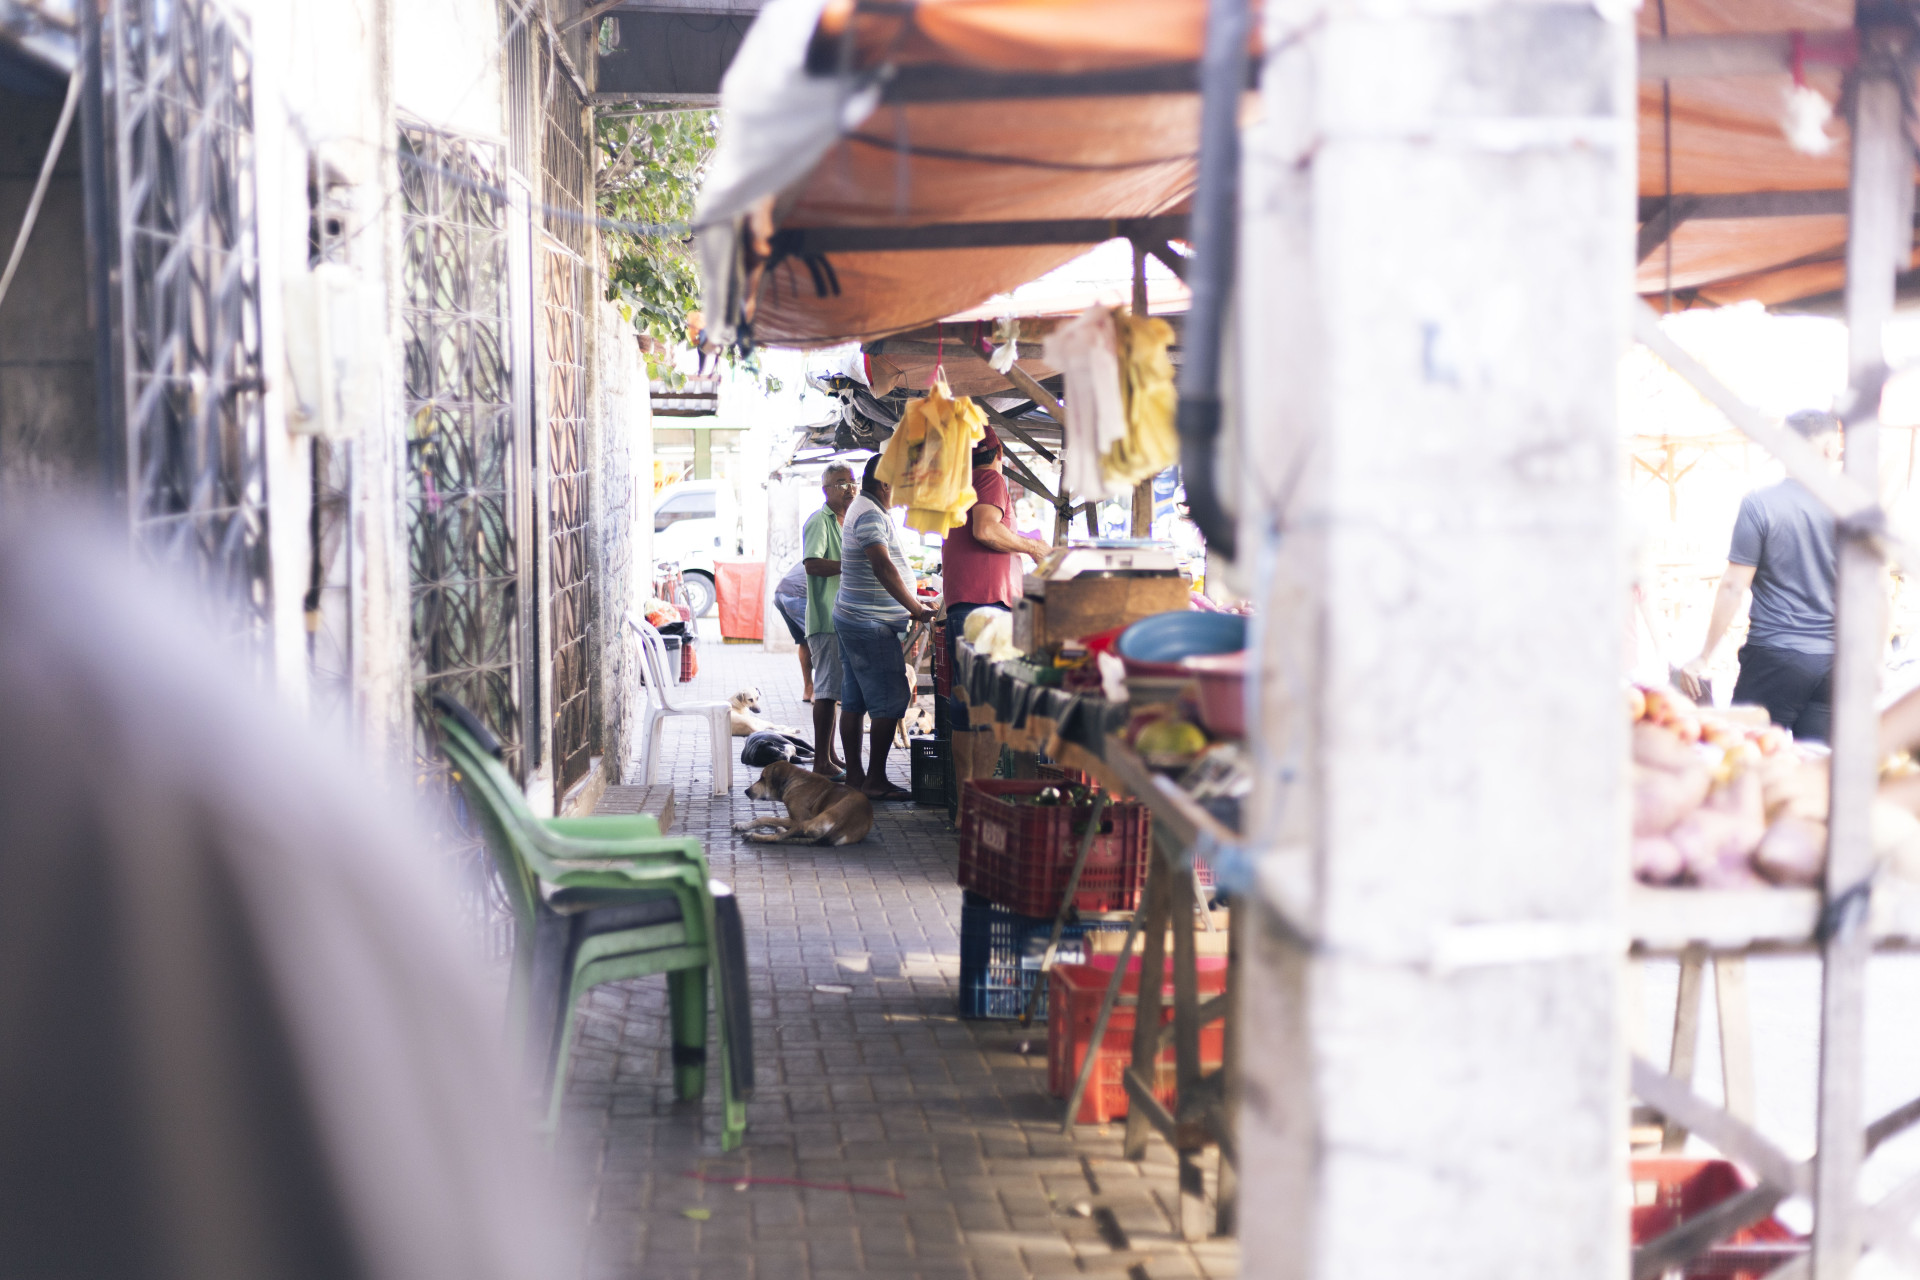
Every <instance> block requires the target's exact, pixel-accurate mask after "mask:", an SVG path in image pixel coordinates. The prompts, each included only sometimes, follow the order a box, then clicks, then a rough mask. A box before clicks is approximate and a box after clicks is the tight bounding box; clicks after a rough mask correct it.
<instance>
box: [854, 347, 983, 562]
mask: <svg viewBox="0 0 1920 1280" xmlns="http://www.w3.org/2000/svg"><path fill="white" fill-rule="evenodd" d="M986 423H987V415H986V413H985V411H984V410H982V409H981V408H980V406H979V405H977V404H975V403H974V402H973V401H972V400H970V399H968V398H966V397H965V396H962V397H960V398H959V399H955V398H954V396H953V393H952V392H951V391H949V390H948V389H947V384H946V382H945V381H944V380H942V381H938V382H935V383H934V385H933V388H932V390H930V391H928V392H927V394H926V395H925V396H924V397H923V398H921V399H918V400H915V401H913V402H912V403H911V404H909V405H908V406H907V411H906V413H905V415H903V416H902V417H901V419H900V426H899V428H898V429H896V430H895V431H894V433H893V436H892V438H890V439H889V440H888V441H887V447H886V450H885V452H883V453H882V454H881V455H880V465H879V466H878V467H877V468H875V470H874V478H875V479H877V480H881V481H884V482H885V483H887V484H889V485H892V486H893V505H894V506H896V507H905V508H907V527H908V528H909V529H917V530H919V531H920V532H922V533H945V532H946V531H947V530H949V529H953V528H957V527H958V526H960V525H962V524H964V523H966V519H967V512H968V510H969V509H971V508H972V506H973V504H974V503H975V502H976V501H977V500H978V498H977V495H976V494H975V493H974V491H973V447H974V446H975V445H977V444H979V443H980V441H981V440H983V439H985V438H986Z"/></svg>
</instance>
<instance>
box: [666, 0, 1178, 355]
mask: <svg viewBox="0 0 1920 1280" xmlns="http://www.w3.org/2000/svg"><path fill="white" fill-rule="evenodd" d="M876 8H879V9H882V10H883V11H880V12H875V11H871V10H868V9H865V8H863V9H861V10H860V11H859V12H858V13H857V14H855V13H854V12H853V6H852V5H851V4H850V3H840V2H839V0H834V2H833V3H827V4H824V5H823V4H822V3H821V0H773V3H772V4H770V5H769V6H768V7H767V10H766V11H764V12H763V14H762V17H761V19H760V21H759V22H758V23H757V24H756V26H755V29H754V31H753V32H750V33H749V35H748V41H747V44H745V45H743V46H742V49H741V54H740V57H739V58H738V59H736V61H735V63H734V65H733V68H732V69H731V70H730V71H729V72H728V76H727V82H726V84H725V85H724V86H723V95H722V107H723V111H724V112H725V113H726V114H725V117H724V120H723V126H722V142H721V153H720V154H719V155H717V156H716V159H715V179H716V180H710V183H709V189H708V190H707V191H706V192H704V193H703V199H702V205H701V209H700V212H699V214H698V215H697V217H696V222H697V223H698V224H699V228H700V235H701V237H702V262H703V269H704V271H705V274H706V284H707V289H708V298H709V304H708V308H707V314H708V316H709V317H710V318H713V317H714V316H716V314H717V313H719V312H720V311H721V310H722V309H720V308H716V307H715V305H714V302H715V301H716V300H719V299H723V298H724V299H727V300H728V302H729V305H728V306H727V307H726V308H724V317H725V319H724V321H723V322H722V323H720V324H719V325H718V326H717V331H716V332H715V333H714V334H713V335H712V336H714V337H716V338H717V339H719V340H722V341H725V340H726V339H727V338H728V337H730V336H732V333H731V332H730V330H731V329H733V328H734V327H736V326H750V332H751V335H752V337H753V340H754V341H756V342H760V343H766V344H774V345H783V346H801V347H807V346H824V345H830V344H834V343H840V342H846V341H851V340H858V339H869V338H874V337H879V336H882V335H885V334H888V333H896V332H899V331H901V330H904V329H910V328H915V327H918V326H921V325H925V324H928V323H931V322H933V321H936V320H938V319H939V318H941V317H943V316H949V315H953V314H955V313H959V312H964V311H966V310H967V309H968V308H970V307H974V306H977V305H979V304H981V303H983V302H985V301H986V300H987V299H988V298H990V297H992V296H993V295H995V294H1002V293H1006V292H1009V291H1011V290H1012V289H1014V288H1015V287H1017V286H1019V285H1021V284H1023V283H1025V282H1027V281H1029V280H1032V279H1034V278H1035V277H1037V276H1040V275H1042V274H1044V273H1046V272H1047V271H1050V270H1052V269H1053V268H1055V267H1057V266H1060V265H1061V264H1063V263H1066V262H1068V261H1070V260H1072V259H1073V258H1075V257H1077V256H1079V255H1080V254H1082V253H1084V252H1085V251H1086V250H1087V249H1089V248H1090V247H1092V246H1093V245H1096V244H1098V243H1100V242H1102V241H1104V240H1108V239H1110V238H1112V237H1114V236H1116V235H1131V236H1134V237H1136V238H1141V239H1146V240H1151V241H1164V240H1166V239H1168V238H1169V236H1171V235H1178V234H1179V233H1180V232H1181V231H1182V230H1183V228H1184V217H1183V215H1184V212H1185V209H1186V205H1187V199H1188V196H1189V193H1190V192H1191V190H1192V188H1193V183H1194V177H1195V170H1196V165H1197V159H1198V156H1197V150H1198V137H1199V123H1200V98H1199V95H1198V93H1197V92H1195V91H1194V90H1195V88H1196V86H1197V83H1198V81H1197V63H1198V60H1199V57H1200V46H1201V38H1202V35H1203V29H1204V26H1205V21H1206V4H1205V0H917V2H916V3H910V4H901V5H887V6H876ZM776 10H777V11H778V12H776ZM802 12H808V13H811V14H812V15H817V16H816V17H815V20H814V21H813V22H812V23H811V25H810V26H808V27H807V28H806V29H807V34H806V36H805V37H804V39H803V41H802V42H801V43H802V46H803V47H802V48H798V49H796V48H794V47H792V45H789V46H788V47H787V48H786V49H785V50H774V49H771V48H755V47H754V41H755V36H757V35H761V34H763V31H762V29H763V28H766V27H768V26H769V18H770V17H771V18H772V20H773V23H774V24H775V25H778V26H780V28H781V30H782V32H783V34H784V36H786V37H787V38H789V39H790V38H791V37H792V35H793V34H794V33H796V32H797V31H798V30H799V29H800V27H801V25H802V24H801V22H800V20H799V15H800V14H801V13H802ZM835 87H837V92H835V91H834V88H835ZM782 104H784V105H782ZM806 109H812V110H813V111H814V112H815V113H816V114H817V116H818V118H819V121H820V127H819V128H818V129H817V130H813V131H807V130H803V129H801V128H799V127H798V126H797V125H796V123H795V118H796V113H797V112H800V111H803V110H806ZM756 122H758V123H759V124H760V125H761V126H762V130H761V131H762V133H767V132H770V131H774V130H783V131H784V132H785V134H786V135H787V136H786V139H785V140H784V141H782V142H778V143H774V142H770V141H768V140H767V139H766V138H761V139H756V138H754V137H753V136H751V135H750V134H749V130H750V129H751V128H752V127H753V125H754V124H755V123H756ZM756 149H758V150H760V151H761V152H763V153H764V154H763V155H762V156H760V157H758V158H757V159H756V157H754V156H753V155H751V154H750V153H751V152H753V151H755V150H756ZM802 152H803V153H805V155H806V157H807V159H806V161H805V163H804V167H802V166H801V165H800V164H797V163H795V160H794V157H795V155H796V153H802ZM755 170H758V171H760V172H762V173H763V174H765V175H767V176H768V177H770V178H772V179H773V180H771V181H768V180H762V181H761V182H760V183H759V184H758V185H757V186H755V185H754V184H753V183H752V182H751V181H750V180H748V179H749V178H750V175H751V173H752V172H753V171H755ZM788 174H791V177H788V176H787V175H788Z"/></svg>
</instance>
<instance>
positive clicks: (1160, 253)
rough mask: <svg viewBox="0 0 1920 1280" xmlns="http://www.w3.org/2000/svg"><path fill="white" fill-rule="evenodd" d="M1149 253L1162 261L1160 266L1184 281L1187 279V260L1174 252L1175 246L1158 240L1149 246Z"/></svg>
mask: <svg viewBox="0 0 1920 1280" xmlns="http://www.w3.org/2000/svg"><path fill="white" fill-rule="evenodd" d="M1147 252H1148V253H1150V254H1152V255H1153V256H1154V257H1156V258H1158V259H1160V265H1161V266H1163V267H1165V268H1166V269H1167V270H1169V271H1171V272H1173V274H1174V276H1175V277H1177V278H1178V279H1180V280H1182V281H1184V280H1185V279H1186V278H1187V260H1186V259H1185V258H1183V257H1181V256H1180V255H1179V254H1177V253H1175V252H1174V251H1173V246H1172V245H1170V244H1168V243H1167V242H1166V241H1165V240H1156V241H1154V242H1153V243H1151V244H1149V245H1148V246H1147Z"/></svg>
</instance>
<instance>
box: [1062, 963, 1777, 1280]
mask: <svg viewBox="0 0 1920 1280" xmlns="http://www.w3.org/2000/svg"><path fill="white" fill-rule="evenodd" d="M1055 972H1056V973H1057V972H1059V971H1058V970H1055ZM1055 1007H1056V1008H1059V1007H1060V1006H1058V1005H1056V1006H1055ZM1054 1025H1058V1023H1057V1022H1056V1023H1055V1024H1054ZM1049 1034H1051V1032H1049ZM1049 1065H1051V1064H1049ZM1632 1166H1633V1242H1634V1244H1636V1245H1641V1244H1646V1243H1647V1242H1648V1241H1650V1240H1653V1239H1655V1238H1657V1237H1659V1236H1661V1235H1664V1234H1666V1233H1667V1232H1668V1231H1670V1230H1672V1229H1673V1228H1674V1227H1677V1226H1679V1225H1680V1224H1681V1223H1683V1222H1685V1221H1687V1220H1688V1219H1690V1218H1695V1217H1698V1216H1699V1215H1700V1214H1702V1213H1704V1212H1706V1211H1707V1210H1708V1209H1711V1208H1713V1206H1715V1205H1717V1204H1719V1203H1720V1202H1721V1201H1723V1200H1729V1199H1732V1198H1733V1197H1734V1196H1737V1195H1739V1194H1740V1193H1741V1192H1742V1191H1745V1190H1747V1188H1749V1187H1750V1186H1752V1185H1753V1184H1752V1183H1750V1182H1748V1181H1747V1179H1746V1177H1745V1176H1744V1175H1742V1174H1741V1172H1740V1170H1739V1169H1738V1168H1736V1167H1735V1166H1734V1164H1733V1162H1732V1161H1729V1160H1700V1159H1691V1158H1688V1157H1684V1156H1648V1157H1646V1158H1644V1159H1637V1160H1634V1161H1633V1162H1632ZM1643 1202H1644V1203H1643ZM1806 1248H1807V1240H1806V1237H1805V1236H1800V1235H1795V1234H1794V1233H1793V1232H1792V1231H1791V1230H1789V1229H1788V1227H1787V1226H1786V1224H1785V1223H1783V1222H1781V1221H1780V1220H1779V1219H1778V1218H1762V1219H1761V1220H1760V1221H1759V1222H1756V1223H1754V1224H1753V1225H1752V1226H1749V1227H1742V1228H1741V1229H1740V1230H1738V1231H1736V1232H1734V1233H1733V1235H1731V1236H1729V1237H1728V1238H1727V1239H1725V1240H1723V1241H1721V1242H1720V1243H1719V1244H1717V1245H1715V1246H1714V1247H1713V1248H1712V1249H1709V1250H1708V1251H1707V1252H1706V1253H1704V1254H1701V1255H1700V1256H1699V1257H1697V1258H1695V1259H1694V1260H1693V1261H1692V1262H1689V1263H1688V1264H1687V1265H1686V1266H1685V1267H1684V1268H1683V1269H1682V1270H1681V1271H1680V1274H1681V1275H1682V1276H1684V1277H1685V1280H1707V1277H1710V1276H1711V1277H1714V1278H1715V1280H1760V1278H1761V1277H1762V1276H1764V1275H1766V1274H1767V1273H1768V1272H1770V1271H1772V1270H1774V1269H1775V1268H1776V1267H1779V1266H1781V1265H1783V1264H1784V1263H1786V1262H1787V1261H1788V1260H1790V1259H1792V1258H1794V1257H1797V1256H1798V1255H1800V1254H1801V1253H1804V1252H1806Z"/></svg>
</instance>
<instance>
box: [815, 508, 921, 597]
mask: <svg viewBox="0 0 1920 1280" xmlns="http://www.w3.org/2000/svg"><path fill="white" fill-rule="evenodd" d="M868 547H885V548H886V549H887V558H888V559H890V560H892V561H893V567H894V568H896V569H898V570H899V571H900V580H901V581H902V582H904V583H906V584H907V589H908V590H912V589H913V570H912V569H911V568H910V567H908V565H907V554H906V552H905V551H903V550H901V548H900V530H899V529H897V528H895V527H894V523H893V518H892V517H891V516H889V515H888V514H887V512H886V509H885V508H884V507H882V506H880V505H879V504H878V503H876V502H875V501H874V500H873V499H872V498H869V497H868V496H867V495H866V494H864V493H863V494H861V495H860V496H859V497H857V498H855V499H854V500H853V505H852V506H850V507H848V508H847V516H846V519H845V520H844V521H842V522H841V526H840V595H839V597H838V599H836V600H835V601H834V605H833V614H834V617H836V618H852V619H853V620H854V621H856V622H885V623H889V624H891V625H892V626H893V627H894V628H895V629H896V630H904V629H905V627H906V625H907V622H908V620H909V615H908V613H907V611H906V610H905V609H903V608H901V607H900V602H899V601H898V600H895V599H894V598H893V596H892V595H891V594H890V593H889V592H888V591H887V589H886V588H885V587H883V586H881V585H880V576H879V575H878V574H876V573H875V572H874V571H873V562H872V561H870V560H868V559H867V548H868ZM837 629H838V628H836V630H837Z"/></svg>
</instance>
